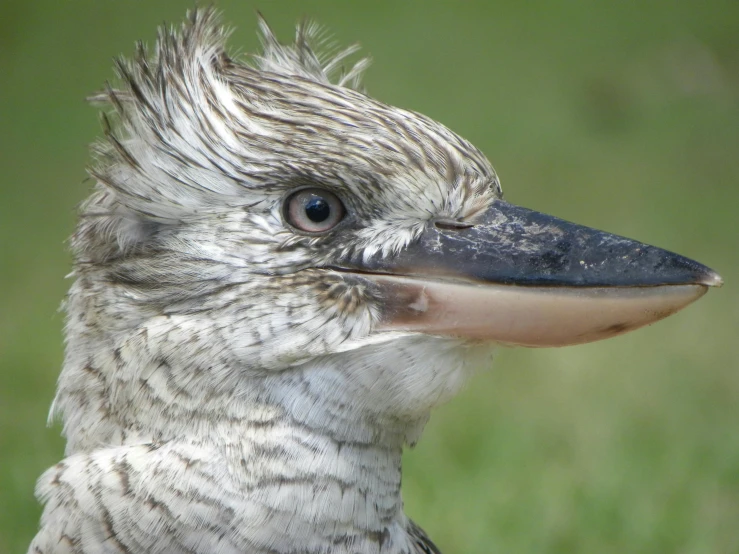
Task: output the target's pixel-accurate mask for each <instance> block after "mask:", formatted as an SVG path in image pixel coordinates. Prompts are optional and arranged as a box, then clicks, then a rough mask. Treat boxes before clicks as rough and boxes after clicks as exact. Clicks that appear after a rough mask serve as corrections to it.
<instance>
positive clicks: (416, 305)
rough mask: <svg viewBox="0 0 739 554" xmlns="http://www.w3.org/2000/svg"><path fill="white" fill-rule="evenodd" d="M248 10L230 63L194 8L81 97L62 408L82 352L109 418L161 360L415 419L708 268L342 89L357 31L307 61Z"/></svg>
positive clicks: (191, 387) (183, 376)
mask: <svg viewBox="0 0 739 554" xmlns="http://www.w3.org/2000/svg"><path fill="white" fill-rule="evenodd" d="M260 26H261V38H262V43H263V50H262V53H261V54H260V55H257V56H254V57H253V59H252V60H251V61H249V62H248V63H247V62H242V61H238V60H235V59H233V58H232V57H230V56H229V54H228V53H227V51H226V49H225V46H224V43H225V39H226V35H227V33H226V32H225V31H224V30H223V29H222V28H221V27H220V26H219V24H218V21H217V17H216V14H215V13H214V12H213V10H196V11H193V12H192V13H191V15H190V18H189V20H188V21H187V22H186V23H185V24H184V26H183V27H182V29H180V30H167V29H162V30H161V32H160V35H159V37H158V40H157V43H156V46H155V49H154V51H153V52H149V51H147V49H146V48H145V47H144V46H142V45H139V46H138V49H137V54H136V56H135V57H134V59H132V60H130V61H126V60H120V61H119V62H118V63H117V71H118V75H119V78H120V84H119V85H117V86H115V87H113V86H109V87H107V88H106V90H105V91H103V92H101V93H100V94H97V95H96V96H95V97H94V98H93V99H94V100H95V101H97V102H103V103H106V104H107V105H108V106H109V109H108V110H107V112H106V114H105V115H104V116H103V124H104V131H105V138H104V140H103V141H101V142H100V144H98V145H97V146H96V148H95V163H94V165H93V167H92V168H91V174H92V176H93V177H94V178H95V180H96V183H97V184H96V186H95V190H94V192H93V194H92V196H91V197H90V199H89V200H88V201H87V202H86V203H85V204H84V205H83V208H82V213H81V220H80V224H79V227H78V229H77V232H76V233H75V235H74V237H73V250H74V252H75V272H74V275H75V277H76V282H75V284H74V285H73V287H72V291H71V293H70V297H69V303H68V313H69V319H68V325H67V337H68V349H67V362H66V366H65V373H66V377H65V373H63V375H62V380H61V381H60V395H59V398H58V400H57V402H58V403H60V404H61V408H62V410H63V411H65V413H67V415H68V413H69V412H70V411H71V410H70V409H69V408H68V406H69V405H70V403H69V402H68V401H67V400H65V399H69V398H72V397H73V396H74V394H83V393H81V392H79V391H81V390H82V389H84V388H85V387H83V386H82V383H83V382H84V379H85V378H89V375H88V376H87V377H84V376H85V375H86V374H85V372H84V371H82V370H73V369H72V368H79V367H81V366H85V365H88V366H91V367H94V368H95V369H96V371H97V370H98V368H99V367H102V366H104V367H105V368H106V369H104V370H103V373H104V374H105V376H104V377H103V380H104V385H100V387H102V388H103V389H105V391H106V392H105V394H106V396H107V399H106V400H105V402H107V403H108V404H107V406H108V410H109V412H110V413H114V414H116V416H115V417H117V418H119V419H120V420H121V421H122V420H124V419H126V418H128V417H132V416H130V414H131V413H133V412H135V411H136V409H138V407H137V406H138V405H139V404H140V403H141V399H142V398H143V397H144V396H145V392H142V390H141V387H142V385H141V382H142V379H143V380H144V381H146V382H147V383H152V382H153V381H156V380H157V379H159V380H164V381H166V380H167V379H171V378H172V374H173V373H176V374H177V375H178V377H177V379H178V387H180V388H182V389H187V392H186V394H185V393H183V394H184V395H189V396H190V397H191V398H192V397H195V398H200V399H201V401H202V403H205V402H206V400H207V399H206V398H205V397H206V396H207V395H211V396H213V395H215V394H216V392H217V393H218V394H221V395H224V394H231V395H232V397H233V398H242V399H244V400H243V401H244V402H247V400H248V401H249V402H253V401H254V398H256V397H255V396H254V395H253V394H252V393H253V392H254V391H255V390H259V391H261V392H260V395H261V396H259V399H260V401H261V402H266V403H267V404H270V403H274V404H276V405H280V406H283V407H284V406H286V405H288V404H289V405H290V406H291V407H290V409H291V410H293V411H294V412H295V413H297V412H300V413H303V414H304V415H305V414H309V413H313V412H315V411H316V409H315V406H316V403H317V402H320V400H316V399H315V398H316V397H317V396H321V395H323V396H324V397H331V396H332V395H335V396H336V398H339V399H340V401H341V402H345V403H351V405H352V406H353V407H354V408H356V410H357V411H358V412H361V413H366V414H369V415H368V417H370V418H374V419H375V420H377V421H383V422H387V421H391V420H392V421H397V420H408V421H413V422H415V421H423V420H424V418H425V417H426V416H427V414H428V412H429V410H430V409H431V408H433V407H434V406H435V405H437V404H438V403H440V402H443V401H444V400H446V399H447V398H448V397H449V396H451V395H452V394H453V393H454V392H455V391H456V390H457V389H458V388H459V385H460V384H461V383H462V382H463V381H464V376H465V375H467V374H468V373H469V369H470V368H472V367H476V366H479V365H481V364H484V362H485V361H486V360H488V359H489V357H490V352H491V348H492V345H494V344H498V343H504V344H518V345H526V346H559V345H565V344H576V343H582V342H588V341H591V340H597V339H601V338H605V337H608V336H613V335H616V334H619V333H622V332H626V331H628V330H631V329H634V328H637V327H640V326H642V325H645V324H648V323H651V322H653V321H656V320H657V319H660V318H662V317H665V316H666V315H669V314H671V313H673V312H675V311H677V310H679V309H680V308H682V307H684V306H685V305H687V304H688V303H690V302H692V301H693V300H695V299H696V298H698V297H699V296H701V295H702V294H703V293H704V292H705V290H706V288H707V286H710V285H714V284H718V283H719V278H718V276H717V275H716V274H715V273H713V272H712V271H711V270H709V269H708V268H705V267H704V266H701V265H700V264H697V263H696V262H693V261H691V260H688V259H686V258H682V257H680V256H677V255H676V254H672V253H669V252H666V251H664V250H660V249H658V248H654V247H651V246H647V245H644V244H642V243H638V242H636V241H632V240H630V239H625V238H623V237H617V236H614V235H610V234H608V233H603V232H600V231H596V230H594V229H589V228H586V227H582V226H578V225H575V224H572V223H568V222H565V221H562V220H559V219H557V218H554V217H551V216H547V215H544V214H540V213H537V212H533V211H531V210H526V209H525V208H520V207H517V206H514V205H512V204H509V203H507V202H505V201H504V200H503V199H502V193H501V188H500V184H499V180H498V177H497V176H496V173H495V171H494V170H493V168H492V166H491V165H490V163H489V162H488V161H487V159H486V158H485V156H484V155H483V154H482V153H481V152H480V151H479V150H478V149H476V148H475V147H474V146H473V145H471V144H470V143H469V142H467V141H466V140H464V139H463V138H461V137H459V136H458V135H456V134H455V133H453V132H451V131H450V130H448V129H447V128H446V127H444V126H443V125H441V124H439V123H437V122H435V121H433V120H431V119H429V118H427V117H425V116H423V115H420V114H417V113H414V112H411V111H407V110H403V109H399V108H396V107H392V106H388V105H386V104H383V103H380V102H378V101H376V100H373V99H372V98H370V97H368V96H367V95H365V94H363V93H362V92H360V91H358V90H357V86H358V83H359V77H360V74H361V73H362V71H363V69H364V68H365V67H366V65H367V61H366V60H360V61H359V62H358V63H356V64H355V65H353V66H352V67H351V69H349V70H348V71H344V70H342V68H341V66H342V64H343V62H344V61H345V59H346V58H347V56H349V55H351V54H353V53H354V52H355V48H354V47H352V48H349V49H347V50H344V51H341V52H338V53H335V54H334V55H332V56H328V57H325V56H321V55H319V54H318V53H316V51H315V50H314V46H315V45H316V44H317V43H320V36H319V33H318V30H317V28H316V27H314V26H312V25H310V24H301V25H300V26H299V27H298V31H297V36H296V40H295V43H294V44H293V45H289V46H286V45H282V44H280V43H279V42H278V41H277V40H276V39H275V37H274V34H273V33H272V31H271V30H270V29H269V27H268V26H267V25H266V23H265V22H264V21H261V22H260ZM103 351H105V352H108V353H109V354H106V355H104V354H101V352H103ZM105 356H107V358H105ZM102 358H105V359H106V360H107V361H101V360H102ZM91 360H92V361H91ZM96 360H98V361H96ZM67 368H69V369H67ZM163 368H164V369H163ZM173 368H175V369H173ZM88 373H89V371H88ZM295 375H300V378H297V377H295ZM96 378H98V379H99V377H96ZM275 380H279V382H280V385H279V386H273V385H274V382H275ZM75 382H76V383H77V385H75V384H74V383H75ZM268 382H269V383H272V385H270V386H267V385H266V383H268ZM306 383H308V384H306ZM301 387H302V388H301ZM93 389H94V387H93V388H90V387H87V392H86V393H85V394H88V395H89V394H93V393H92V392H90V390H93ZM75 391H77V392H75ZM315 391H321V394H314V392H315ZM98 392H99V391H98ZM100 394H102V393H100ZM209 398H210V397H209ZM265 398H269V399H270V400H265ZM337 401H338V400H337ZM177 402H179V400H178V399H177V398H175V399H173V400H172V404H176V403H177ZM234 402H237V401H236V400H234ZM114 405H115V406H114ZM170 407H171V406H170ZM168 409H169V408H168ZM126 414H129V415H126ZM148 417H149V418H150V419H151V418H153V417H154V416H151V414H150V415H149V416H148ZM157 417H160V416H157ZM161 417H164V416H161ZM323 417H325V414H324V416H323ZM78 423H79V421H78ZM326 424H327V425H328V424H329V423H328V422H326ZM137 425H139V426H141V425H143V424H142V423H141V421H138V423H137ZM337 425H338V424H337ZM74 427H75V425H74V424H68V425H67V434H68V435H69V434H70V433H76V431H75V430H74ZM411 435H412V433H410V434H409V432H406V436H405V438H406V440H413V437H412V436H411ZM409 437H410V438H409Z"/></svg>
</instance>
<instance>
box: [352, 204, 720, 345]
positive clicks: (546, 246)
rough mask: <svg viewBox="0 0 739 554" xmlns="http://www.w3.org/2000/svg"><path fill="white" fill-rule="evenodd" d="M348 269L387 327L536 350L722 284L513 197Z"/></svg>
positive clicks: (694, 265) (668, 308)
mask: <svg viewBox="0 0 739 554" xmlns="http://www.w3.org/2000/svg"><path fill="white" fill-rule="evenodd" d="M341 269H343V270H344V271H350V272H354V271H356V272H357V273H361V274H362V275H363V278H364V279H366V280H368V281H370V282H371V283H372V284H373V286H376V287H378V288H379V291H380V293H381V294H382V295H383V297H384V299H385V300H386V301H385V302H384V303H383V304H384V305H385V308H384V309H385V311H384V313H383V314H382V320H383V325H384V327H386V328H388V329H395V330H408V331H422V332H427V333H432V334H442V335H453V336H460V337H467V338H472V339H482V340H491V341H498V342H504V343H511V344H521V345H527V346H561V345H566V344H577V343H582V342H589V341H593V340H598V339H601V338H606V337H609V336H613V335H617V334H620V333H624V332H626V331H629V330H632V329H636V328H638V327H641V326H643V325H647V324H649V323H652V322H654V321H657V320H659V319H662V318H663V317H666V316H668V315H670V314H672V313H674V312H676V311H678V310H680V309H681V308H683V307H685V306H687V305H688V304H689V303H691V302H693V301H694V300H696V299H697V298H699V297H700V296H702V295H703V294H705V292H706V290H707V288H708V287H711V286H720V285H721V283H722V281H721V278H720V277H719V276H718V274H716V273H715V272H714V271H712V270H711V269H709V268H708V267H706V266H704V265H701V264H699V263H698V262H695V261H693V260H690V259H688V258H685V257H683V256H680V255H678V254H674V253H672V252H668V251H666V250H662V249H660V248H656V247H654V246H649V245H647V244H644V243H641V242H637V241H634V240H631V239H627V238H624V237H620V236H617V235H612V234H610V233H605V232H603V231H598V230H596V229H591V228H589V227H584V226H581V225H577V224H574V223H570V222H568V221H564V220H562V219H558V218H556V217H552V216H549V215H546V214H542V213H539V212H535V211H533V210H529V209H526V208H522V207H519V206H515V205H513V204H509V203H507V202H504V201H502V200H498V201H495V202H494V203H493V204H492V205H491V207H490V208H489V209H488V210H487V211H486V212H485V213H484V214H481V216H480V217H479V219H478V220H477V221H475V222H473V223H470V224H466V223H458V222H450V221H436V222H431V223H429V224H428V226H427V228H426V229H425V231H424V232H423V233H422V234H421V236H420V237H419V238H418V239H417V240H416V241H415V242H414V243H412V244H410V245H409V246H408V247H407V248H405V249H404V250H403V251H402V252H400V253H399V254H398V255H396V256H391V257H377V258H376V259H370V260H362V259H360V258H359V257H356V258H352V259H349V260H346V261H345V263H343V264H342V268H341Z"/></svg>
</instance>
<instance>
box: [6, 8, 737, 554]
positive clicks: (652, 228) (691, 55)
mask: <svg viewBox="0 0 739 554" xmlns="http://www.w3.org/2000/svg"><path fill="white" fill-rule="evenodd" d="M190 5H191V4H190V2H174V1H168V2H164V1H162V2H156V3H141V2H136V3H134V2H117V3H113V2H97V1H93V0H77V1H75V2H65V3H59V2H52V1H51V0H35V1H34V2H21V1H20V0H11V1H10V2H9V3H8V5H7V6H4V8H3V9H4V15H3V18H2V19H0V74H2V75H3V80H2V83H0V129H1V130H0V175H2V182H1V183H0V268H1V269H2V271H0V552H8V553H10V552H20V551H23V550H24V549H25V548H26V545H27V544H28V542H29V540H30V538H31V537H32V535H33V533H34V530H35V529H36V526H37V522H38V516H39V513H40V508H39V506H38V505H37V504H36V501H35V500H34V498H33V493H32V491H33V484H34V481H35V479H36V478H37V476H38V475H39V474H40V473H41V471H42V470H43V469H44V468H46V467H48V466H49V465H51V464H53V463H55V462H56V461H58V460H59V459H60V458H61V456H62V449H63V443H62V441H61V440H60V439H59V438H58V434H59V431H58V427H54V428H52V429H47V428H45V426H44V424H45V418H46V413H47V409H48V405H49V404H50V401H51V398H52V396H53V390H54V383H55V379H56V376H57V374H58V370H59V367H60V364H61V359H62V342H61V326H62V323H63V319H62V316H61V315H60V314H58V313H57V307H58V305H59V303H60V301H61V299H62V297H63V295H64V291H65V289H66V287H67V286H68V282H66V281H64V279H63V276H64V275H65V274H66V273H67V271H68V269H69V258H68V256H67V254H66V253H65V247H64V244H63V240H64V239H65V237H66V236H68V235H69V234H70V233H71V230H72V228H73V224H74V206H75V205H76V203H78V202H79V201H80V200H81V199H82V198H83V197H84V195H85V192H86V190H87V189H88V188H89V183H84V182H83V180H84V178H85V175H84V166H85V163H86V160H87V153H86V144H87V143H89V142H90V141H91V140H93V139H94V137H95V136H96V135H97V133H98V127H97V122H96V119H95V116H94V111H93V110H92V109H90V108H88V107H86V106H85V105H84V103H83V102H82V99H83V98H84V97H85V95H87V94H88V93H89V92H90V91H92V90H95V89H97V88H99V87H100V86H101V85H102V83H103V82H104V81H105V79H108V78H110V77H111V76H112V71H111V70H110V67H111V65H112V64H111V61H110V59H111V57H112V56H114V55H117V54H119V53H121V52H124V53H131V52H132V49H133V47H132V45H133V41H134V40H135V39H138V38H144V39H146V40H149V41H150V40H152V38H153V36H154V30H155V27H156V25H157V24H159V22H160V21H162V20H165V19H166V20H168V21H174V22H178V21H179V20H181V19H182V16H183V15H184V11H185V9H186V7H188V6H190ZM218 5H219V6H221V7H222V8H223V9H224V11H225V14H226V20H227V21H229V22H230V23H232V24H234V25H235V26H238V30H237V31H236V33H235V35H234V37H233V39H232V40H231V44H232V45H234V46H235V47H237V48H239V49H240V50H241V51H250V50H253V49H254V47H255V46H256V39H255V37H254V33H253V30H254V27H255V17H254V12H253V10H254V8H255V7H259V8H260V9H261V10H262V11H263V12H264V13H265V15H266V16H267V18H268V19H269V21H270V22H271V24H272V25H273V26H274V27H275V29H276V30H277V31H278V33H279V34H280V35H281V36H282V37H284V38H285V39H287V38H288V37H289V36H290V34H291V27H292V25H293V22H294V21H296V20H297V19H299V18H300V17H301V16H302V15H303V14H309V15H311V16H313V17H315V18H316V19H318V20H319V21H321V22H322V23H324V24H326V25H327V26H328V27H329V28H330V29H331V30H332V31H333V32H334V33H335V35H336V37H337V40H338V41H339V42H340V43H342V44H346V43H350V42H353V41H355V40H360V41H361V42H362V44H363V46H364V47H365V50H366V51H368V52H370V53H371V54H372V55H373V58H374V60H375V65H374V67H373V68H371V69H370V71H369V74H368V76H367V79H366V83H367V86H368V90H369V91H370V92H371V93H372V94H373V95H374V96H376V97H378V98H379V99H381V100H384V101H387V102H389V103H394V104H397V105H400V106H403V107H407V108H411V109H414V110H417V111H420V112H422V113H425V114H427V115H429V116H432V117H434V118H436V119H438V120H440V121H442V122H444V123H445V124H447V125H448V126H450V127H451V128H453V129H454V130H455V131H457V132H459V133H460V134H462V135H463V136H465V137H466V138H469V139H470V140H472V141H473V142H474V143H475V144H476V145H477V146H479V147H480V148H481V149H482V150H483V151H484V152H486V153H487V155H488V156H489V157H490V158H491V160H492V161H493V162H494V164H495V165H496V167H497V168H498V170H499V172H500V174H501V176H502V179H503V185H504V189H505V191H506V194H507V198H508V199H509V200H511V201H513V202H516V203H519V204H523V205H526V206H529V207H532V208H536V209H540V210H544V211H548V212H551V213H554V214H556V215H558V216H561V217H565V218H568V219H572V220H576V221H578V222H581V223H585V224H588V225H592V226H598V227H600V228H604V229H607V230H609V231H612V232H617V233H619V234H624V235H627V236H633V237H636V238H639V239H640V240H644V241H646V242H651V243H654V244H657V245H660V246H663V247H666V248H668V249H671V250H675V251H678V252H681V253H683V254H685V255H688V256H691V257H694V258H697V259H699V260H701V261H702V262H704V263H706V264H707V265H709V266H712V267H714V268H715V269H717V270H718V271H719V272H720V273H721V274H722V275H723V276H724V278H725V280H726V283H727V284H726V286H725V287H724V288H723V289H721V290H717V291H712V292H711V293H710V294H709V295H708V296H707V297H706V298H704V299H702V300H701V301H700V302H699V303H697V304H696V305H695V306H692V307H690V308H688V309H687V310H686V311H685V312H683V313H681V314H679V315H677V316H675V317H673V318H670V319H668V320H666V321H664V322H662V323H659V324H657V325H655V326H653V327H650V328H648V329H645V330H642V331H639V332H637V333H634V334H632V335H627V336H625V337H621V338H617V339H614V340H611V341H607V342H603V343H597V344H593V345H587V346H581V347H576V348H566V349H560V350H540V351H531V350H523V349H521V350H502V351H501V352H500V355H499V357H498V360H497V361H496V364H495V367H494V368H493V369H492V370H490V371H486V372H484V373H483V374H481V375H479V376H477V377H476V379H475V380H474V381H473V383H472V385H473V386H471V387H469V388H468V389H467V390H466V391H465V392H463V393H462V395H461V398H457V399H455V400H454V401H453V402H451V403H450V404H449V405H447V406H445V407H444V408H443V409H441V410H440V411H439V412H438V413H436V414H435V415H434V417H433V418H432V420H431V422H430V424H429V426H428V428H427V432H426V434H425V436H424V438H423V440H422V441H421V443H420V445H419V446H418V447H417V448H416V449H415V450H413V451H411V452H409V453H408V454H407V456H406V457H405V475H404V487H405V488H404V490H405V500H406V506H407V511H408V513H409V514H411V515H412V516H413V517H414V518H415V519H416V520H417V521H419V522H420V523H421V524H422V525H423V526H424V527H425V528H426V529H427V530H428V532H429V534H430V535H431V536H432V537H434V538H435V540H436V541H437V542H438V544H439V545H440V546H441V547H442V550H443V551H447V552H465V553H469V554H472V553H489V552H537V553H538V552H547V553H560V552H561V553H578V552H582V553H592V552H598V553H611V552H612V553H616V552H619V553H620V552H644V553H647V552H655V553H657V552H658V553H681V554H693V553H696V554H697V553H730V552H738V551H739V526H737V524H736V522H737V521H739V433H737V422H739V364H738V361H739V343H738V342H737V330H738V329H739V294H738V293H737V288H736V283H737V282H738V278H739V255H738V254H737V253H738V252H739V232H738V231H737V225H736V217H737V212H738V211H739V187H738V186H737V182H738V181H739V156H737V147H738V146H739V71H738V70H739V39H737V37H739V17H737V16H739V8H737V5H736V4H735V3H732V2H728V1H727V2H720V1H717V0H712V1H709V2H702V3H698V2H684V3H680V4H679V5H678V3H675V2H667V1H666V0H665V1H655V2H650V3H644V4H640V5H639V6H638V7H635V5H630V4H629V3H589V4H585V3H581V2H575V1H574V0H573V1H566V2H559V3H548V2H543V1H540V2H533V3H503V2H500V3H496V2H477V3H473V2H467V3H464V4H462V3H457V4H451V3H449V4H431V3H423V4H421V3H410V2H409V3H394V2H392V3H391V2H389V1H383V2H374V3H371V4H370V3H365V4H359V3H345V2H332V3H326V2H321V3H319V2H313V1H311V2H297V1H294V2H282V3H280V4H273V3H264V4H263V5H259V6H257V5H255V4H252V3H249V4H248V5H247V4H246V3H244V2H237V1H236V0H231V1H223V2H218Z"/></svg>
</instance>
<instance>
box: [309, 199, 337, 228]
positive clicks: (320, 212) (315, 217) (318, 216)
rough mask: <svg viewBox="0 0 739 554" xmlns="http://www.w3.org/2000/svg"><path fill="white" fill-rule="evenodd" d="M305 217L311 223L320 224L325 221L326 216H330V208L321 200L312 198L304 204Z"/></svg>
mask: <svg viewBox="0 0 739 554" xmlns="http://www.w3.org/2000/svg"><path fill="white" fill-rule="evenodd" d="M305 215H307V216H308V219H310V220H311V221H312V222H313V223H321V222H323V221H326V220H327V219H328V216H329V215H331V208H330V207H329V205H328V202H326V201H325V200H324V199H323V198H321V197H320V196H314V197H313V198H311V199H310V200H308V201H307V202H306V203H305Z"/></svg>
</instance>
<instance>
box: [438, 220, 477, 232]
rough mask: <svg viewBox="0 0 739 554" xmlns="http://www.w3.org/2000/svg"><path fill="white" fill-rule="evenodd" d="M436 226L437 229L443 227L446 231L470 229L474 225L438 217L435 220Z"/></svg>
mask: <svg viewBox="0 0 739 554" xmlns="http://www.w3.org/2000/svg"><path fill="white" fill-rule="evenodd" d="M434 226H435V227H436V228H437V229H442V230H444V231H461V230H462V229H469V228H471V227H474V225H472V223H465V222H464V221H455V220H453V219H437V220H435V221H434Z"/></svg>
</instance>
